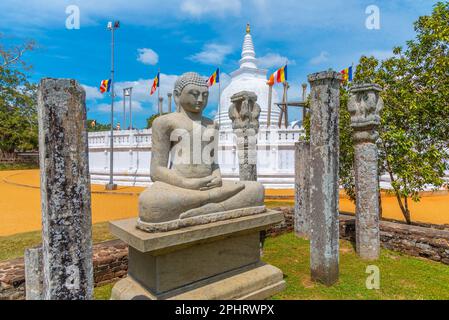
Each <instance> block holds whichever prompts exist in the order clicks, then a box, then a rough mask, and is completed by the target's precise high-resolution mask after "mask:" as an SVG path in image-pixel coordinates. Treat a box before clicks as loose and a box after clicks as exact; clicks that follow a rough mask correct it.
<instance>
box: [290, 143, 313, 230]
mask: <svg viewBox="0 0 449 320" xmlns="http://www.w3.org/2000/svg"><path fill="white" fill-rule="evenodd" d="M309 150H310V143H308V142H305V141H299V142H296V143H295V220H294V221H295V226H294V227H295V233H296V235H297V236H298V237H301V238H309V235H310V233H309V230H310V219H311V216H310V190H309V179H310V159H309V155H310V152H309Z"/></svg>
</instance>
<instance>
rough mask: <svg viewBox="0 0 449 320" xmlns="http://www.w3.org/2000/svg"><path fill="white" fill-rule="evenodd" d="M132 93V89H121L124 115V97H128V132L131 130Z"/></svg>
mask: <svg viewBox="0 0 449 320" xmlns="http://www.w3.org/2000/svg"><path fill="white" fill-rule="evenodd" d="M132 92H133V88H132V87H129V88H125V89H123V113H125V104H126V97H129V129H130V130H132V129H133V113H132V99H131V96H132ZM124 117H125V116H124Z"/></svg>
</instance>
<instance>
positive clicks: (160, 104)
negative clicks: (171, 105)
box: [157, 69, 163, 116]
mask: <svg viewBox="0 0 449 320" xmlns="http://www.w3.org/2000/svg"><path fill="white" fill-rule="evenodd" d="M160 88H161V69H157V104H158V106H159V115H160V116H161V115H162V113H163V110H162V109H163V108H162V103H161V102H160V100H161V90H160Z"/></svg>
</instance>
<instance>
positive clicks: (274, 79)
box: [267, 65, 287, 86]
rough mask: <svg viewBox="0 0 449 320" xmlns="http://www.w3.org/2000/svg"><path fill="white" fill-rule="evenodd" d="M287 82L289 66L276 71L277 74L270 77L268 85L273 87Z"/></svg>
mask: <svg viewBox="0 0 449 320" xmlns="http://www.w3.org/2000/svg"><path fill="white" fill-rule="evenodd" d="M285 81H287V65H285V66H283V67H282V68H280V69H278V70H276V72H275V73H273V74H272V75H271V76H270V79H269V80H268V82H267V84H268V85H270V86H272V85H274V84H275V83H282V82H285Z"/></svg>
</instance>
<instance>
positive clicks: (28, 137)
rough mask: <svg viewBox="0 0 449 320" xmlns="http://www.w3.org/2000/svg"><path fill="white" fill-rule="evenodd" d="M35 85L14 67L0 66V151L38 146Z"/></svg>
mask: <svg viewBox="0 0 449 320" xmlns="http://www.w3.org/2000/svg"><path fill="white" fill-rule="evenodd" d="M37 136H38V125H37V111H36V86H35V85H33V84H30V83H29V82H28V80H27V79H26V76H25V75H24V74H23V73H21V72H20V71H18V70H14V69H9V68H3V67H0V151H1V152H3V153H13V152H15V151H27V150H35V149H37V146H38V138H37Z"/></svg>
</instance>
